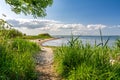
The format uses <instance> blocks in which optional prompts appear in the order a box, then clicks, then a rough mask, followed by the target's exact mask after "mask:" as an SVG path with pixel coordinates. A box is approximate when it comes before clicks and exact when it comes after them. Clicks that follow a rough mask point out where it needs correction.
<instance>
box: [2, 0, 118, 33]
mask: <svg viewBox="0 0 120 80" xmlns="http://www.w3.org/2000/svg"><path fill="white" fill-rule="evenodd" d="M119 9H120V0H54V2H53V5H52V6H51V7H48V8H47V9H46V12H47V16H46V17H43V18H37V19H34V18H33V17H32V16H30V15H28V16H25V15H24V14H20V15H16V14H15V13H14V12H12V11H11V9H10V6H9V5H8V4H6V3H5V2H4V0H0V18H4V17H3V16H2V14H6V15H7V17H6V18H4V19H5V20H7V21H8V22H9V23H11V24H12V25H13V26H14V27H15V28H16V29H18V30H20V31H22V32H23V33H26V34H28V35H36V34H39V33H46V32H47V33H50V34H52V35H70V34H71V32H72V33H73V34H75V35H99V28H101V29H102V32H103V35H120V10H119Z"/></svg>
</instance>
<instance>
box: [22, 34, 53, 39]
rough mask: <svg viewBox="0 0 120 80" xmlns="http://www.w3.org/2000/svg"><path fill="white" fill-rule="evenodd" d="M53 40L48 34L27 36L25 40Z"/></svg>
mask: <svg viewBox="0 0 120 80" xmlns="http://www.w3.org/2000/svg"><path fill="white" fill-rule="evenodd" d="M48 38H52V36H50V35H49V34H48V33H43V34H38V35H27V36H24V37H23V39H48Z"/></svg>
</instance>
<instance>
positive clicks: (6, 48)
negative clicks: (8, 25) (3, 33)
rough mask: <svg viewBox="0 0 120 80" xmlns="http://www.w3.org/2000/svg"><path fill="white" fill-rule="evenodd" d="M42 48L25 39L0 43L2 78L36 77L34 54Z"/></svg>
mask: <svg viewBox="0 0 120 80" xmlns="http://www.w3.org/2000/svg"><path fill="white" fill-rule="evenodd" d="M39 50H40V48H39V46H38V45H36V44H35V43H32V42H29V41H27V40H23V39H13V40H9V41H4V42H2V43H0V80H13V79H14V80H34V79H36V72H35V62H34V61H35V60H34V58H33V56H34V55H35V53H37V51H39Z"/></svg>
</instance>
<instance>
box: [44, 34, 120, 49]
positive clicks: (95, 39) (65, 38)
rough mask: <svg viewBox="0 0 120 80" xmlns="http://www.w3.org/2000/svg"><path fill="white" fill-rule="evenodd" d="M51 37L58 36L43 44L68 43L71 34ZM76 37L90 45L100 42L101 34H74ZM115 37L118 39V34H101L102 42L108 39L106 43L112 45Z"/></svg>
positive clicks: (60, 44) (58, 44) (119, 37)
mask: <svg viewBox="0 0 120 80" xmlns="http://www.w3.org/2000/svg"><path fill="white" fill-rule="evenodd" d="M53 37H55V38H58V39H55V40H51V41H47V42H45V43H43V46H62V45H66V44H68V42H69V41H70V40H71V37H72V36H71V35H53ZM75 38H78V40H81V41H82V43H83V44H86V43H89V44H91V45H95V44H97V45H98V44H100V43H101V36H81V35H77V36H74V39H75ZM117 39H120V36H102V40H103V43H104V44H105V43H106V41H108V43H107V45H108V46H110V47H112V46H115V42H116V40H117Z"/></svg>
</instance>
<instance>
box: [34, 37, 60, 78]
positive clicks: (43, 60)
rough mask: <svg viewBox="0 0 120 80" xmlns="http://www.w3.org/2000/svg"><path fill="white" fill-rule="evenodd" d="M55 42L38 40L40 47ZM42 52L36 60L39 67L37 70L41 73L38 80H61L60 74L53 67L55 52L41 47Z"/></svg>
mask: <svg viewBox="0 0 120 80" xmlns="http://www.w3.org/2000/svg"><path fill="white" fill-rule="evenodd" d="M49 40H53V39H52V38H51V39H45V40H36V41H35V42H37V43H38V44H39V45H40V46H41V45H42V43H43V42H46V41H49ZM41 49H42V51H41V52H40V53H39V54H37V56H36V60H37V66H36V70H37V72H38V73H39V76H38V80H61V79H60V77H59V76H58V74H57V73H56V72H55V70H54V65H53V62H54V61H53V58H54V54H53V50H52V49H51V48H48V47H45V46H41Z"/></svg>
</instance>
